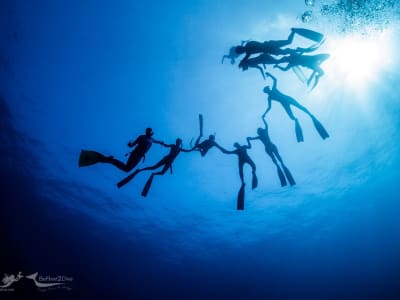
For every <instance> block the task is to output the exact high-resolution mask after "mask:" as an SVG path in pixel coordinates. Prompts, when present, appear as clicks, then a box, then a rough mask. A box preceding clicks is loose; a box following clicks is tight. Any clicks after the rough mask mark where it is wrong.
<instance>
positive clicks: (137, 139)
mask: <svg viewBox="0 0 400 300" xmlns="http://www.w3.org/2000/svg"><path fill="white" fill-rule="evenodd" d="M138 142H139V137H137V138H136V140H134V141H133V142H132V141H129V142H128V147H129V148H132V147H134V146H136V145H137V144H138Z"/></svg>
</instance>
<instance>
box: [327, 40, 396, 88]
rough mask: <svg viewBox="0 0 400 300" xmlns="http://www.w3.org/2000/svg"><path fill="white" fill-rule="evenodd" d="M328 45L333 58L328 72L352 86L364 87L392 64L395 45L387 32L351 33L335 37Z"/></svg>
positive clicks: (328, 65)
mask: <svg viewBox="0 0 400 300" xmlns="http://www.w3.org/2000/svg"><path fill="white" fill-rule="evenodd" d="M326 46H327V52H328V53H330V55H331V57H330V59H329V60H328V61H327V64H326V66H325V69H326V72H327V73H328V74H329V73H330V74H331V75H334V76H333V77H334V78H340V79H341V81H344V82H345V83H346V84H349V85H351V86H362V85H364V84H366V83H368V82H370V81H371V80H374V78H376V76H378V74H379V72H380V71H382V70H384V69H386V68H387V67H388V66H389V65H390V63H391V57H392V53H391V52H392V51H391V48H392V44H391V39H390V38H389V34H388V33H380V34H379V35H374V36H365V35H357V34H351V35H347V36H344V37H337V38H332V39H331V40H330V42H329V44H327V45H326Z"/></svg>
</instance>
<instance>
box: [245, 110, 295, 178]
mask: <svg viewBox="0 0 400 300" xmlns="http://www.w3.org/2000/svg"><path fill="white" fill-rule="evenodd" d="M264 117H265V114H264V115H263V116H262V117H261V119H262V120H263V122H264V126H265V127H264V128H261V127H259V128H258V129H257V134H258V135H257V136H255V137H248V138H247V140H248V141H252V140H260V141H261V142H262V143H263V144H264V147H265V152H266V153H267V154H268V155H269V157H271V159H272V162H273V163H274V164H275V166H276V168H277V172H278V177H279V180H280V182H281V186H286V185H287V183H286V178H287V180H288V181H289V184H290V185H295V184H296V182H295V181H294V179H293V176H292V174H291V173H290V171H289V169H288V168H287V167H286V166H285V164H284V163H283V161H282V158H281V156H280V155H279V152H278V148H277V147H276V145H275V144H273V143H272V141H271V139H270V137H269V134H268V124H267V122H266V121H265V119H264ZM277 160H278V161H279V162H280V164H281V166H282V169H283V172H282V169H281V168H280V166H279V164H278V162H277ZM285 175H286V178H285Z"/></svg>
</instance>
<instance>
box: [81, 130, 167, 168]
mask: <svg viewBox="0 0 400 300" xmlns="http://www.w3.org/2000/svg"><path fill="white" fill-rule="evenodd" d="M153 134H154V132H153V130H152V129H151V128H146V133H145V134H142V135H140V136H138V137H137V138H136V140H135V141H130V142H129V143H128V147H130V148H132V147H135V146H136V147H135V149H133V150H132V151H131V152H130V154H129V158H128V161H127V162H126V164H124V163H123V162H121V161H119V160H117V159H115V158H114V157H113V156H104V155H103V154H101V153H99V152H96V151H91V150H81V154H80V157H79V166H80V167H85V166H90V165H93V164H95V163H98V162H102V163H109V164H112V165H114V166H116V167H117V168H119V169H120V170H122V171H125V172H129V171H130V170H132V169H133V168H134V167H136V166H137V164H138V163H139V162H140V160H141V159H143V160H144V159H145V155H146V153H147V151H149V149H150V147H151V145H152V143H156V144H163V143H162V142H161V141H157V140H155V139H153V138H152V136H153Z"/></svg>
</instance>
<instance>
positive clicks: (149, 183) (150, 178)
mask: <svg viewBox="0 0 400 300" xmlns="http://www.w3.org/2000/svg"><path fill="white" fill-rule="evenodd" d="M153 178H154V175H153V174H151V175H150V177H149V179H148V180H147V181H146V184H145V185H144V188H143V190H142V196H143V197H146V196H147V194H148V192H149V190H150V187H151V184H152V183H153Z"/></svg>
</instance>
